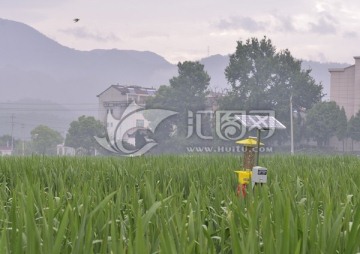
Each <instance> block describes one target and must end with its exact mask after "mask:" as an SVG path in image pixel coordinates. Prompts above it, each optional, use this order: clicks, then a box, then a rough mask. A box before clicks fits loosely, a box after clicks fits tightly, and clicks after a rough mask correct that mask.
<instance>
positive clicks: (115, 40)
mask: <svg viewBox="0 0 360 254" xmlns="http://www.w3.org/2000/svg"><path fill="white" fill-rule="evenodd" d="M359 13H360V1H359V0H345V1H331V0H318V1H317V0H298V1H293V0H276V1H269V0H266V1H265V0H253V1H244V0H225V1H219V0H192V1H190V0H183V1H174V0H166V1H165V0H152V1H149V0H148V1H145V0H133V1H121V0H117V1H116V0H102V1H100V0H58V1H51V0H31V1H25V0H1V1H0V17H1V18H5V19H9V20H14V21H19V22H23V23H26V24H28V25H30V26H32V27H34V28H35V29H37V30H38V31H40V32H41V33H43V34H45V35H47V36H48V37H50V38H52V39H54V40H56V41H57V42H59V43H60V44H62V45H64V46H67V47H70V48H75V49H79V50H91V49H111V48H117V49H131V50H141V51H145V50H148V51H153V52H155V53H157V54H160V55H161V56H163V57H165V58H166V59H167V60H168V61H170V62H173V63H176V62H178V61H184V60H199V59H201V58H203V57H206V56H207V55H208V54H210V55H214V54H223V55H225V54H230V53H233V52H234V51H235V47H236V41H237V40H245V39H247V38H250V37H258V38H261V37H263V36H264V35H266V36H267V37H269V38H270V39H271V40H272V41H273V43H274V45H275V46H277V48H278V49H285V48H288V49H289V50H290V51H291V52H292V54H293V55H294V56H295V57H296V58H300V59H307V60H316V61H321V62H327V61H334V62H346V63H350V64H352V63H353V61H354V60H353V56H357V55H360V47H359V45H360V43H359V41H360V15H359ZM74 18H79V19H80V21H79V22H78V23H74V22H73V19H74Z"/></svg>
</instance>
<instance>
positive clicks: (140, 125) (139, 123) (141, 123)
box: [136, 119, 144, 128]
mask: <svg viewBox="0 0 360 254" xmlns="http://www.w3.org/2000/svg"><path fill="white" fill-rule="evenodd" d="M136 127H138V128H144V120H142V119H136Z"/></svg>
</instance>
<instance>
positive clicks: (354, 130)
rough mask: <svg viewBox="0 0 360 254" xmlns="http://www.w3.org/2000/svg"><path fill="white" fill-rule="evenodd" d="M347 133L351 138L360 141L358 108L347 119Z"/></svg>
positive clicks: (359, 113) (359, 114) (359, 112)
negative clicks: (353, 114)
mask: <svg viewBox="0 0 360 254" xmlns="http://www.w3.org/2000/svg"><path fill="white" fill-rule="evenodd" d="M348 135H349V138H351V139H352V140H355V141H360V110H359V111H358V112H357V113H356V115H355V116H352V117H351V118H350V120H349V124H348Z"/></svg>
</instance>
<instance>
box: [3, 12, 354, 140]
mask: <svg viewBox="0 0 360 254" xmlns="http://www.w3.org/2000/svg"><path fill="white" fill-rule="evenodd" d="M0 34H1V39H0V123H1V124H0V135H1V134H3V133H9V131H10V129H9V126H13V120H11V121H12V122H11V123H10V125H9V119H10V117H11V116H12V115H15V117H16V119H17V120H18V121H19V124H20V123H21V122H22V126H24V125H25V126H29V127H25V129H26V130H25V131H24V130H22V132H25V133H28V132H29V130H30V129H31V127H32V126H35V125H36V124H37V123H38V122H39V121H42V122H45V123H48V125H49V126H51V127H53V128H55V129H57V130H59V131H61V132H65V131H66V129H67V127H68V123H69V122H70V121H71V120H74V119H76V117H77V116H78V115H80V114H88V115H94V116H97V108H98V106H97V97H96V95H98V94H99V93H101V92H102V91H104V90H105V89H106V88H108V87H109V86H110V85H112V84H122V85H139V86H144V87H154V88H157V87H159V86H160V85H164V84H165V85H166V84H168V83H169V79H171V78H172V77H173V76H176V75H177V66H176V65H175V64H172V63H170V62H168V61H167V60H166V59H165V58H164V57H162V56H160V55H158V54H156V53H153V52H150V51H135V50H118V49H111V50H103V49H96V50H91V51H80V50H76V49H72V48H69V47H66V46H63V45H61V44H59V43H57V42H56V41H54V40H52V39H50V38H48V37H46V36H45V35H44V34H41V33H40V32H39V31H37V30H35V29H34V28H32V27H30V26H28V25H26V24H24V23H20V22H16V21H11V20H5V19H0ZM199 61H200V62H201V63H202V64H204V66H205V70H206V71H207V72H208V74H209V75H210V76H211V88H212V89H214V90H224V89H226V88H229V87H228V85H227V82H226V79H225V76H224V69H225V67H226V66H227V65H228V62H229V56H223V55H213V56H209V57H206V58H203V59H199ZM302 64H303V67H304V68H306V69H307V68H311V69H312V73H311V75H312V76H313V77H314V79H315V80H316V81H317V82H322V84H323V86H324V93H326V94H327V95H328V94H329V79H330V75H329V72H328V68H330V67H331V68H338V67H344V66H348V65H349V64H342V63H320V62H314V61H303V63H302ZM327 97H328V96H327ZM44 111H46V114H47V116H46V117H45V116H44ZM42 114H43V116H44V117H41V115H42ZM51 114H52V115H54V117H55V118H56V119H57V120H54V119H55V118H54V119H52V120H49V119H50V118H49V115H51ZM22 115H27V118H32V122H33V123H32V124H29V123H28V122H26V121H28V120H24V119H23V117H21V116H22ZM29 115H40V116H39V119H38V120H39V121H35V120H34V117H31V116H29ZM3 119H7V121H3ZM45 119H47V120H49V121H48V122H46V121H45ZM59 119H60V120H59ZM61 119H66V120H61ZM3 122H4V123H5V122H6V123H7V124H2V123H3ZM55 122H56V123H55ZM23 129H24V128H23ZM23 135H28V134H23ZM18 136H20V134H18Z"/></svg>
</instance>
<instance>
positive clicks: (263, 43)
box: [220, 37, 323, 139]
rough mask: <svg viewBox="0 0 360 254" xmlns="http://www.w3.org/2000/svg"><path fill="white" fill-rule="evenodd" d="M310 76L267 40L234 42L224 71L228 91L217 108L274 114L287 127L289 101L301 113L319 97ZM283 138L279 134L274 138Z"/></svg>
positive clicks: (291, 57) (319, 89) (298, 61)
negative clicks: (228, 87)
mask: <svg viewBox="0 0 360 254" xmlns="http://www.w3.org/2000/svg"><path fill="white" fill-rule="evenodd" d="M310 73H311V70H303V69H302V68H301V61H300V60H297V59H295V58H294V57H293V56H292V55H291V53H290V51H289V50H287V49H286V50H281V51H279V52H277V51H276V47H275V46H274V45H273V44H272V42H271V40H270V39H268V38H267V37H264V38H262V39H261V40H258V39H257V38H251V39H248V40H246V41H245V42H243V41H238V42H237V47H236V51H235V53H234V54H232V55H231V56H230V61H229V65H228V66H227V67H226V69H225V76H226V78H227V80H228V83H229V84H230V85H231V90H230V92H229V94H228V95H227V96H225V97H224V98H223V99H222V100H221V102H220V106H221V108H223V109H240V110H247V111H249V110H274V111H275V115H276V118H278V119H279V120H280V121H281V122H283V123H284V124H285V125H286V126H289V125H290V106H289V105H290V98H291V97H292V104H293V110H294V111H297V112H301V111H304V110H305V109H309V108H311V107H312V106H313V105H314V104H316V103H317V102H319V101H320V100H321V98H322V96H323V94H322V85H321V84H316V82H315V80H314V79H313V78H312V77H311V76H310ZM298 117H301V116H300V115H299V116H298ZM300 122H301V121H300ZM299 127H300V126H299ZM288 131H290V128H288ZM285 136H286V135H284V132H282V133H281V135H278V138H279V139H283V137H285Z"/></svg>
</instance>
